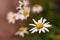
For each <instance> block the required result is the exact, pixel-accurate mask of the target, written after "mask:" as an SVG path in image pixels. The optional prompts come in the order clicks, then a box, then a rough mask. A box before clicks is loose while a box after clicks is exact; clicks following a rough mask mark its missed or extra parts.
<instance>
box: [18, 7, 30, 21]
mask: <svg viewBox="0 0 60 40" xmlns="http://www.w3.org/2000/svg"><path fill="white" fill-rule="evenodd" d="M29 13H30V8H28V7H26V8H24V9H21V10H19V14H20V19H21V20H24V19H27V18H28V17H29Z"/></svg>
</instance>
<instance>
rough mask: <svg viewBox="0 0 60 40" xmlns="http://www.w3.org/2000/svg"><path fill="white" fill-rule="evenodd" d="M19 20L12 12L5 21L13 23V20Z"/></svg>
mask: <svg viewBox="0 0 60 40" xmlns="http://www.w3.org/2000/svg"><path fill="white" fill-rule="evenodd" d="M18 19H19V15H18V14H16V13H13V12H9V13H8V14H7V20H8V21H9V23H13V24H14V23H15V20H18Z"/></svg>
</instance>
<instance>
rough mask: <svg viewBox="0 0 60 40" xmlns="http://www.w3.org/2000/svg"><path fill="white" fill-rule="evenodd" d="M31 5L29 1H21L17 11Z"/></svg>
mask: <svg viewBox="0 0 60 40" xmlns="http://www.w3.org/2000/svg"><path fill="white" fill-rule="evenodd" d="M28 4H29V2H28V0H23V2H21V1H19V6H18V7H17V8H16V9H22V8H24V7H27V6H28Z"/></svg>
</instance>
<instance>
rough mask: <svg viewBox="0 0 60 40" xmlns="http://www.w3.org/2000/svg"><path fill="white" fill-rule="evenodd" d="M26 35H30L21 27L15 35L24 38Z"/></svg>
mask: <svg viewBox="0 0 60 40" xmlns="http://www.w3.org/2000/svg"><path fill="white" fill-rule="evenodd" d="M24 34H28V31H27V28H24V27H20V28H19V30H18V31H17V32H16V34H15V35H19V36H22V37H24Z"/></svg>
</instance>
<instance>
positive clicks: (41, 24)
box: [29, 17, 51, 33]
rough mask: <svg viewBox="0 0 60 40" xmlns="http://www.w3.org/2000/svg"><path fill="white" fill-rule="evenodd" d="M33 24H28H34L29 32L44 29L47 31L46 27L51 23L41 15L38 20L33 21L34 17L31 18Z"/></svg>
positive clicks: (42, 30)
mask: <svg viewBox="0 0 60 40" xmlns="http://www.w3.org/2000/svg"><path fill="white" fill-rule="evenodd" d="M33 21H34V23H35V24H29V25H31V26H35V27H34V28H32V29H31V30H30V31H31V33H35V32H37V31H38V32H39V33H41V32H43V33H45V31H47V32H49V30H48V29H47V28H48V27H51V25H50V24H49V22H47V23H46V19H43V18H42V17H41V19H40V20H38V22H36V21H35V19H33Z"/></svg>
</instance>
